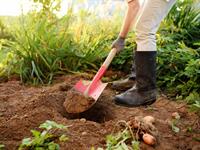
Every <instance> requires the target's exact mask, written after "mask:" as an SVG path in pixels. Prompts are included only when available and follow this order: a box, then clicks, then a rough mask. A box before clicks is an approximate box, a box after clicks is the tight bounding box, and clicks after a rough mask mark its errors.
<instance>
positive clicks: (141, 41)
mask: <svg viewBox="0 0 200 150" xmlns="http://www.w3.org/2000/svg"><path fill="white" fill-rule="evenodd" d="M175 1H176V0H170V1H169V2H168V1H167V0H146V1H145V4H144V8H143V11H142V12H141V14H140V17H139V19H138V21H137V24H136V27H135V30H136V43H137V51H156V32H157V30H158V28H159V25H160V23H161V21H162V20H163V18H164V17H166V15H167V14H168V12H169V10H170V9H171V7H172V6H173V4H174V3H175Z"/></svg>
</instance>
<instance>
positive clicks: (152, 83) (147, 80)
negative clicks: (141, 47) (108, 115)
mask: <svg viewBox="0 0 200 150" xmlns="http://www.w3.org/2000/svg"><path fill="white" fill-rule="evenodd" d="M135 65H136V68H135V69H136V82H135V85H134V86H133V87H132V88H131V89H129V90H127V91H126V92H124V93H122V94H120V95H116V96H115V99H114V100H115V102H116V104H120V105H124V106H128V107H133V106H140V105H150V104H152V103H153V102H155V101H156V51H143V52H138V51H136V52H135Z"/></svg>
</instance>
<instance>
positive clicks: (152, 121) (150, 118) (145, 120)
mask: <svg viewBox="0 0 200 150" xmlns="http://www.w3.org/2000/svg"><path fill="white" fill-rule="evenodd" d="M143 121H144V122H145V123H147V124H148V123H150V124H153V123H155V118H154V117H152V116H146V117H144V118H143Z"/></svg>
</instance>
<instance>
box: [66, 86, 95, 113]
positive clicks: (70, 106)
mask: <svg viewBox="0 0 200 150" xmlns="http://www.w3.org/2000/svg"><path fill="white" fill-rule="evenodd" d="M94 102H95V100H94V99H93V98H90V97H85V96H84V95H83V93H80V92H78V91H76V90H75V89H71V90H69V91H68V92H67V96H66V99H65V102H64V104H63V105H64V107H65V109H66V111H67V112H68V113H73V114H75V113H81V112H84V111H86V110H88V109H89V108H90V107H91V106H92V105H93V104H94Z"/></svg>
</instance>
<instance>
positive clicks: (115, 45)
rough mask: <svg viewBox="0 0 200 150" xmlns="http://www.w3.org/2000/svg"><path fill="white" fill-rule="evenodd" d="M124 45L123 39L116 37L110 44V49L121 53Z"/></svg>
mask: <svg viewBox="0 0 200 150" xmlns="http://www.w3.org/2000/svg"><path fill="white" fill-rule="evenodd" d="M124 45H125V38H122V37H118V38H117V39H116V40H115V41H114V42H113V43H112V48H116V49H117V53H119V52H120V51H122V50H123V49H124Z"/></svg>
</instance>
